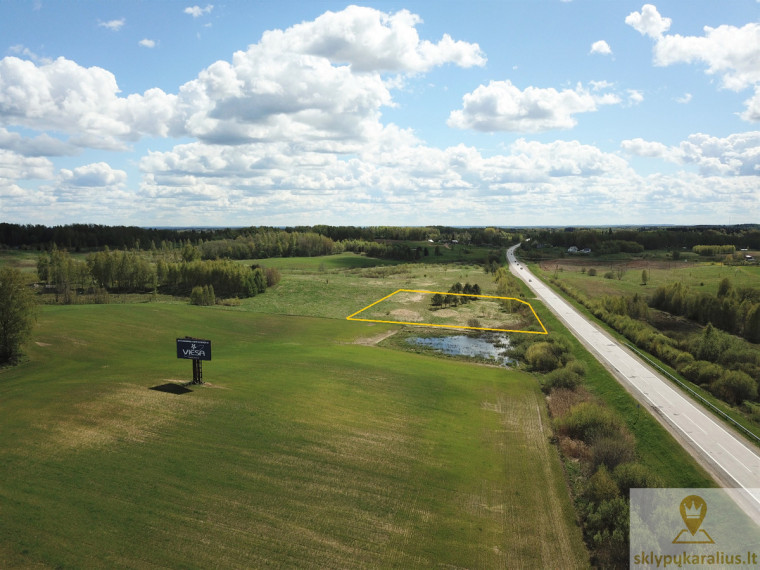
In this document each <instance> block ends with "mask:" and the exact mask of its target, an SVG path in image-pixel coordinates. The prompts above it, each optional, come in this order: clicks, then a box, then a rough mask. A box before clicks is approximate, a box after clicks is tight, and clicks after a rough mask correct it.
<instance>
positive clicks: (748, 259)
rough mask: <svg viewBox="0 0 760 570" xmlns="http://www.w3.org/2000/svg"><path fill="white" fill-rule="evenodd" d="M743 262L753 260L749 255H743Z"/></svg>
mask: <svg viewBox="0 0 760 570" xmlns="http://www.w3.org/2000/svg"><path fill="white" fill-rule="evenodd" d="M744 261H755V258H754V257H752V256H751V255H745V256H744Z"/></svg>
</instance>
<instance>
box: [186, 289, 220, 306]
mask: <svg viewBox="0 0 760 570" xmlns="http://www.w3.org/2000/svg"><path fill="white" fill-rule="evenodd" d="M190 304H191V305H214V304H216V296H215V295H214V286H213V285H204V286H203V287H200V286H195V287H193V290H192V292H191V293H190Z"/></svg>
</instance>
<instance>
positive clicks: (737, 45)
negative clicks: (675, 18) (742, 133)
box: [625, 4, 760, 121]
mask: <svg viewBox="0 0 760 570" xmlns="http://www.w3.org/2000/svg"><path fill="white" fill-rule="evenodd" d="M625 22H626V23H627V24H628V25H630V26H632V27H633V28H634V29H636V30H637V31H639V32H640V33H641V34H644V35H647V36H649V37H651V38H652V39H653V40H654V42H655V43H654V48H653V57H654V63H655V65H658V66H669V65H673V64H676V63H701V64H704V65H705V66H706V69H705V73H707V74H708V75H715V76H718V77H720V79H721V85H722V86H723V87H724V88H726V89H731V90H734V91H740V90H743V89H747V88H749V87H756V86H757V85H758V84H760V23H757V22H751V23H748V24H745V25H744V26H741V27H737V26H732V25H721V26H718V27H711V26H704V28H703V30H704V35H702V36H682V35H680V34H666V33H665V32H667V31H668V30H669V29H670V23H671V21H670V19H669V18H663V17H662V16H660V14H659V12H658V11H657V8H655V7H654V6H652V5H651V4H646V5H644V7H643V8H642V9H641V12H633V13H631V14H630V15H629V16H628V17H627V18H626V19H625ZM754 104H755V102H754V99H752V100H749V101H747V102H746V105H747V110H746V111H745V112H744V113H743V114H742V115H741V116H742V118H744V119H745V120H748V121H755V120H757V118H756V117H757V113H756V112H755V108H754Z"/></svg>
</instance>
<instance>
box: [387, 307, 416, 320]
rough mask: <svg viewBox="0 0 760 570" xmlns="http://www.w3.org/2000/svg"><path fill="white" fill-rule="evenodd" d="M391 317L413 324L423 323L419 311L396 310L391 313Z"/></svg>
mask: <svg viewBox="0 0 760 570" xmlns="http://www.w3.org/2000/svg"><path fill="white" fill-rule="evenodd" d="M391 316H393V317H395V318H397V319H400V320H403V321H409V322H413V323H419V322H421V321H422V316H421V315H420V314H419V313H418V312H417V311H410V310H408V309H395V310H393V311H391Z"/></svg>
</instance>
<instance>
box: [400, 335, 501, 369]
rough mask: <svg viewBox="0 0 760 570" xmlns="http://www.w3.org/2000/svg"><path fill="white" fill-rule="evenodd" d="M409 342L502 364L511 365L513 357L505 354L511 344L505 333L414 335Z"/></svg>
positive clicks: (447, 352)
mask: <svg viewBox="0 0 760 570" xmlns="http://www.w3.org/2000/svg"><path fill="white" fill-rule="evenodd" d="M406 342H408V343H409V344H414V345H417V346H424V347H427V348H431V349H433V350H437V351H439V352H442V353H444V354H450V355H453V356H469V357H470V358H485V359H487V360H494V361H495V362H496V363H497V364H499V365H500V366H509V365H510V364H512V363H513V362H514V360H513V359H511V358H508V357H507V356H505V355H504V352H505V351H506V349H507V347H508V346H509V338H508V337H507V336H504V335H487V336H480V337H473V336H467V335H463V334H461V335H451V336H434V337H423V336H414V337H409V338H407V339H406Z"/></svg>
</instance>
